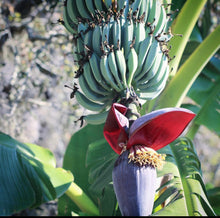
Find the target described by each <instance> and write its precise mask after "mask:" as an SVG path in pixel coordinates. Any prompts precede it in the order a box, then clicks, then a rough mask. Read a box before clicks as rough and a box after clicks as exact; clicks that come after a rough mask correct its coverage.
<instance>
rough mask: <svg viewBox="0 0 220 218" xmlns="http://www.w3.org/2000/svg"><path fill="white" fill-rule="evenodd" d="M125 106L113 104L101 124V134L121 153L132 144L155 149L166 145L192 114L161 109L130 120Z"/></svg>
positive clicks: (172, 109) (181, 129)
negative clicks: (130, 122) (102, 128)
mask: <svg viewBox="0 0 220 218" xmlns="http://www.w3.org/2000/svg"><path fill="white" fill-rule="evenodd" d="M127 110H128V108H126V107H125V106H123V105H121V104H118V103H114V104H113V105H112V107H111V110H110V112H109V115H108V117H107V120H106V123H105V126H104V136H105V138H106V140H107V141H108V143H109V144H110V146H111V147H112V149H113V150H114V151H115V152H116V153H118V154H120V153H121V151H122V149H123V146H121V145H123V144H124V145H126V149H129V148H131V147H132V146H133V145H142V146H147V147H150V148H152V149H154V150H158V149H161V148H163V147H164V146H166V145H168V144H169V143H171V142H172V141H174V140H175V139H176V138H178V137H179V136H180V134H181V133H182V132H183V131H184V129H185V128H186V127H187V126H188V124H189V123H190V121H191V120H192V119H193V118H194V117H195V114H194V113H193V112H191V111H190V110H187V109H184V108H164V109H160V110H157V111H153V112H151V113H148V114H146V115H144V116H142V117H140V118H138V119H137V120H135V121H134V122H133V124H132V125H131V127H130V129H129V132H128V134H127V132H126V130H127V129H128V128H129V121H128V119H127V118H126V117H125V114H126V112H127Z"/></svg>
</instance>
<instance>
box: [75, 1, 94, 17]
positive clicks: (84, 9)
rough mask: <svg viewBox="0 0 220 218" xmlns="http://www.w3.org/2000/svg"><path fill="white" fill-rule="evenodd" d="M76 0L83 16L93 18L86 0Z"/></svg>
mask: <svg viewBox="0 0 220 218" xmlns="http://www.w3.org/2000/svg"><path fill="white" fill-rule="evenodd" d="M75 2H76V7H77V9H78V11H79V14H80V15H81V17H83V18H86V19H91V16H90V14H89V11H88V10H87V6H86V3H85V0H75Z"/></svg>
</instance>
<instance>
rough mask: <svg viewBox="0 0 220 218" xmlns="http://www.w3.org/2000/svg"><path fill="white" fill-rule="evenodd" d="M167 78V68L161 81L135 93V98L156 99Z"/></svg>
mask: <svg viewBox="0 0 220 218" xmlns="http://www.w3.org/2000/svg"><path fill="white" fill-rule="evenodd" d="M168 76H169V68H166V71H165V73H164V75H163V77H162V79H161V80H160V81H159V82H158V83H156V84H154V85H152V86H149V87H147V88H145V89H140V90H139V91H137V92H136V94H137V96H138V97H139V98H141V99H144V100H151V99H153V98H156V97H157V96H158V95H159V94H160V93H161V92H162V91H163V89H164V88H165V85H166V81H167V78H168Z"/></svg>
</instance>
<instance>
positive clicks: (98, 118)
mask: <svg viewBox="0 0 220 218" xmlns="http://www.w3.org/2000/svg"><path fill="white" fill-rule="evenodd" d="M107 116H108V111H102V112H99V113H98V114H88V115H85V116H83V120H84V121H86V122H87V123H88V124H92V125H99V124H102V123H104V122H105V121H106V118H107Z"/></svg>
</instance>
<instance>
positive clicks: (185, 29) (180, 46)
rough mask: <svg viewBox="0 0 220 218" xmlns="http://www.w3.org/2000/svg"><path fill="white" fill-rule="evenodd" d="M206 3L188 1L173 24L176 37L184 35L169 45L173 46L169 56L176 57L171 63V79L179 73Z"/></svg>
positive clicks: (201, 0)
mask: <svg viewBox="0 0 220 218" xmlns="http://www.w3.org/2000/svg"><path fill="white" fill-rule="evenodd" d="M206 2H207V0H188V1H186V3H185V4H184V6H183V8H182V9H181V11H180V13H179V14H178V16H177V18H176V20H175V21H174V22H173V24H172V27H171V29H172V33H173V34H174V35H175V34H182V37H180V36H174V37H173V38H172V39H171V40H170V43H169V45H171V46H172V49H171V50H170V53H169V55H170V57H173V56H175V59H174V60H172V61H171V62H170V68H173V70H172V72H171V74H170V76H171V77H173V76H174V75H175V73H176V72H177V69H178V66H179V63H180V60H181V57H182V54H183V52H184V49H185V47H186V44H187V42H188V39H189V37H190V35H191V33H192V30H193V28H194V26H195V24H196V22H197V20H198V18H199V15H200V13H201V11H202V9H203V7H204V5H205V3H206Z"/></svg>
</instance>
